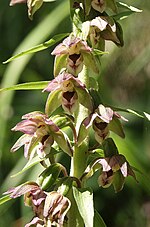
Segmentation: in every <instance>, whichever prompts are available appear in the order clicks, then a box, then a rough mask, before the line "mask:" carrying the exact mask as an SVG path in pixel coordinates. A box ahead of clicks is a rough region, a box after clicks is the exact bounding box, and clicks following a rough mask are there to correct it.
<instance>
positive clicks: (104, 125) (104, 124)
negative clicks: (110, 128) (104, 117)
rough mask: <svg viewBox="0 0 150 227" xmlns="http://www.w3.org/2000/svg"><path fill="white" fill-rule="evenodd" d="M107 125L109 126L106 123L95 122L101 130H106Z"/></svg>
mask: <svg viewBox="0 0 150 227" xmlns="http://www.w3.org/2000/svg"><path fill="white" fill-rule="evenodd" d="M107 125H108V124H107V123H106V122H100V123H96V122H95V126H96V127H97V128H98V129H100V130H104V129H105V128H106V127H107Z"/></svg>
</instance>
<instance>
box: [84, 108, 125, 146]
mask: <svg viewBox="0 0 150 227" xmlns="http://www.w3.org/2000/svg"><path fill="white" fill-rule="evenodd" d="M119 119H122V120H125V121H127V120H126V119H125V118H124V117H122V116H121V115H120V114H118V113H117V112H115V111H113V110H112V109H111V108H109V107H105V106H103V105H102V104H101V105H99V107H98V108H97V109H96V110H95V113H93V114H91V115H90V116H89V117H88V118H86V119H85V120H84V121H83V125H84V127H86V129H88V128H89V127H90V126H92V127H93V129H94V133H95V139H96V140H97V141H98V142H99V143H102V142H103V141H104V140H105V139H106V138H107V137H108V136H109V132H110V131H113V132H115V133H116V134H117V135H119V136H120V137H122V138H124V137H125V135H124V132H123V128H122V125H121V123H120V121H119ZM81 127H83V126H81ZM81 131H82V128H81ZM85 135H86V133H85ZM81 137H82V140H83V136H82V135H81Z"/></svg>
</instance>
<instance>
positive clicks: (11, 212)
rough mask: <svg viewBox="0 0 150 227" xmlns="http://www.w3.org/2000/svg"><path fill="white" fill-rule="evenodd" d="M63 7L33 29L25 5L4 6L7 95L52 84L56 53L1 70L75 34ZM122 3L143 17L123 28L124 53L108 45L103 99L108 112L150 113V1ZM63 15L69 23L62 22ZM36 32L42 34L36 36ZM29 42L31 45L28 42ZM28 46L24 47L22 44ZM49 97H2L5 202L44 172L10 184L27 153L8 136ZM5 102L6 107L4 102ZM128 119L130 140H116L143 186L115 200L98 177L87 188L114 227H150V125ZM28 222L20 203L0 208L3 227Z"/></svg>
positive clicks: (1, 75)
mask: <svg viewBox="0 0 150 227" xmlns="http://www.w3.org/2000/svg"><path fill="white" fill-rule="evenodd" d="M62 2H64V4H65V2H67V1H66V0H64V1H61V0H58V1H57V2H53V3H51V4H49V3H47V4H44V5H43V6H42V8H41V10H40V11H38V12H37V13H36V14H35V16H34V20H33V21H30V20H29V19H28V18H27V8H26V7H25V6H24V5H17V6H15V7H13V8H12V7H9V1H8V0H7V1H6V0H1V7H0V43H1V48H0V50H1V54H0V81H1V87H2V86H10V85H13V84H15V83H18V82H19V83H22V82H29V81H40V80H50V79H51V78H52V75H53V59H54V58H53V57H52V56H51V55H50V53H51V51H52V49H53V48H49V49H47V50H44V51H42V52H39V53H36V54H35V55H34V56H33V57H32V55H29V57H28V59H25V57H23V58H22V59H21V60H16V61H14V63H10V64H8V65H3V64H2V62H3V61H5V60H6V59H8V58H9V57H10V56H11V55H12V54H13V52H14V50H15V49H17V48H18V46H19V45H20V43H22V46H20V48H21V50H25V49H27V48H28V47H31V46H32V44H33V45H34V44H39V43H41V42H42V41H46V40H48V39H49V38H50V37H52V36H53V35H55V34H58V33H63V32H69V31H70V30H71V23H70V19H69V16H67V14H69V12H68V13H67V10H68V9H67V4H66V5H65V8H64V7H62V8H61V9H60V8H59V9H58V10H57V7H58V6H59V5H60V4H63V3H62ZM124 2H126V3H128V4H132V5H133V4H134V5H135V6H136V7H138V8H140V9H142V10H143V12H142V13H140V14H134V15H132V16H130V17H129V18H127V19H125V20H122V21H121V24H122V26H123V31H124V40H125V45H124V47H123V48H118V47H116V46H115V45H113V44H111V43H110V42H107V50H108V51H110V53H109V54H108V55H106V56H104V57H103V58H102V63H101V76H100V77H99V78H97V80H98V82H99V86H100V93H101V95H102V98H103V100H104V101H105V103H107V104H108V105H114V106H118V107H123V108H131V109H136V110H141V111H145V112H150V92H149V88H150V63H149V59H150V42H149V37H150V27H149V21H150V4H149V0H145V1H140V0H137V1H133V0H132V1H131V0H128V1H127V0H124ZM55 10H56V11H55ZM54 11H55V12H57V14H56V13H55V15H52V18H51V17H49V18H47V20H46V17H47V15H50V14H51V13H53V12H54ZM58 12H60V13H58ZM63 14H64V16H62V15H63ZM61 17H62V18H61ZM44 21H45V22H44ZM60 21H61V23H60ZM38 26H39V30H38ZM40 26H41V27H40ZM47 26H48V27H47ZM36 29H37V30H38V33H36V32H37V31H36ZM28 34H30V37H29V35H28ZM33 34H35V37H36V38H37V39H36V38H35V37H34V35H33ZM37 34H38V35H37ZM27 36H28V38H26V37H27ZM40 36H41V37H40ZM32 37H33V38H32ZM29 38H30V39H29ZM24 39H25V41H23V40H24ZM35 39H36V40H35ZM29 40H30V41H31V42H29ZM36 42H37V43H36ZM22 48H24V49H22ZM31 57H32V58H31ZM29 60H30V61H29ZM17 65H18V67H17ZM19 67H20V69H19ZM19 70H20V71H19ZM46 97H47V94H45V93H41V91H16V92H15V93H14V92H11V91H8V92H6V93H3V94H0V118H1V121H0V128H1V133H0V141H1V143H0V184H1V186H2V187H1V194H2V192H4V191H6V190H7V189H8V188H9V187H11V186H15V185H17V184H18V183H19V182H25V180H26V179H28V180H29V178H30V179H32V180H33V179H34V178H35V176H37V175H38V173H39V172H40V169H41V167H39V166H38V167H35V168H33V169H31V170H30V172H27V173H25V174H22V175H20V176H18V177H16V178H10V175H12V174H13V173H16V172H17V171H19V170H20V169H21V168H23V165H24V164H25V162H26V160H24V158H23V155H22V154H23V151H22V150H20V151H18V152H16V153H15V154H11V153H10V152H9V151H10V148H11V146H12V145H13V144H14V142H15V141H16V139H17V138H18V137H19V133H12V132H11V130H10V129H11V128H12V127H13V126H14V125H15V124H16V123H17V122H19V121H20V118H21V116H22V115H23V114H25V113H28V112H30V111H33V110H41V111H44V104H45V100H46ZM2 99H3V100H5V101H4V102H2ZM9 103H10V104H9ZM125 115H126V116H125ZM124 116H125V117H127V118H128V119H129V122H128V123H125V125H124V128H125V132H126V138H125V139H124V140H120V139H118V138H117V137H115V136H114V139H115V141H116V143H117V146H118V148H119V151H120V153H122V154H124V155H125V156H126V157H127V160H128V161H129V162H130V164H131V165H132V166H134V167H136V168H138V169H140V171H141V172H142V174H140V173H137V179H138V181H139V183H136V182H134V181H133V180H132V179H129V180H127V183H126V184H125V187H124V189H123V191H121V192H119V193H118V194H115V193H114V191H113V189H112V188H109V189H101V188H99V187H98V184H97V182H96V180H94V179H96V176H94V177H93V178H92V179H91V180H90V181H89V185H90V186H92V187H93V188H94V194H95V204H96V207H97V209H98V210H99V212H100V213H101V215H102V217H103V218H104V220H105V222H106V224H107V225H108V227H126V226H132V227H139V226H140V227H149V226H150V183H149V182H150V164H149V163H150V148H149V147H150V142H149V138H150V137H149V136H150V127H149V126H150V125H149V123H148V122H147V121H146V120H143V119H140V118H138V117H135V116H134V117H133V116H132V115H129V114H124ZM60 159H62V162H67V161H68V160H65V157H60ZM29 175H30V176H29ZM22 217H23V218H22ZM30 217H31V213H30V209H28V208H26V207H24V206H23V202H22V200H21V199H17V200H16V201H11V202H8V203H7V204H5V205H4V206H2V207H0V226H7V225H8V224H9V226H12V227H21V226H23V224H24V223H26V221H27V220H29V219H30Z"/></svg>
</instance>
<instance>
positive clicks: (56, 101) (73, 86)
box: [44, 72, 92, 115]
mask: <svg viewBox="0 0 150 227" xmlns="http://www.w3.org/2000/svg"><path fill="white" fill-rule="evenodd" d="M44 91H48V92H51V93H50V95H49V97H48V99H47V103H46V110H45V111H46V114H47V115H50V114H51V113H52V112H53V111H54V110H55V109H56V108H57V107H59V106H60V105H62V107H63V109H64V110H65V111H66V112H68V113H71V114H72V113H73V112H74V111H75V109H76V108H77V106H78V103H81V104H82V105H84V106H85V107H86V108H88V109H89V111H91V110H92V101H91V98H90V95H89V93H88V91H87V89H86V88H85V85H84V84H83V83H81V81H80V80H79V79H78V78H75V77H74V76H73V75H71V74H69V73H66V72H63V73H61V74H59V75H58V76H57V77H56V78H55V79H53V80H52V81H51V82H50V83H49V85H48V86H47V87H46V88H45V89H44Z"/></svg>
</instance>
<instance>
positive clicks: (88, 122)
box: [83, 113, 99, 128]
mask: <svg viewBox="0 0 150 227" xmlns="http://www.w3.org/2000/svg"><path fill="white" fill-rule="evenodd" d="M98 116H99V115H98V114H97V113H94V114H91V115H90V116H89V117H87V118H86V119H85V120H84V121H83V124H84V125H85V126H86V128H89V127H90V126H92V124H93V121H94V120H95V118H96V117H98Z"/></svg>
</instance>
